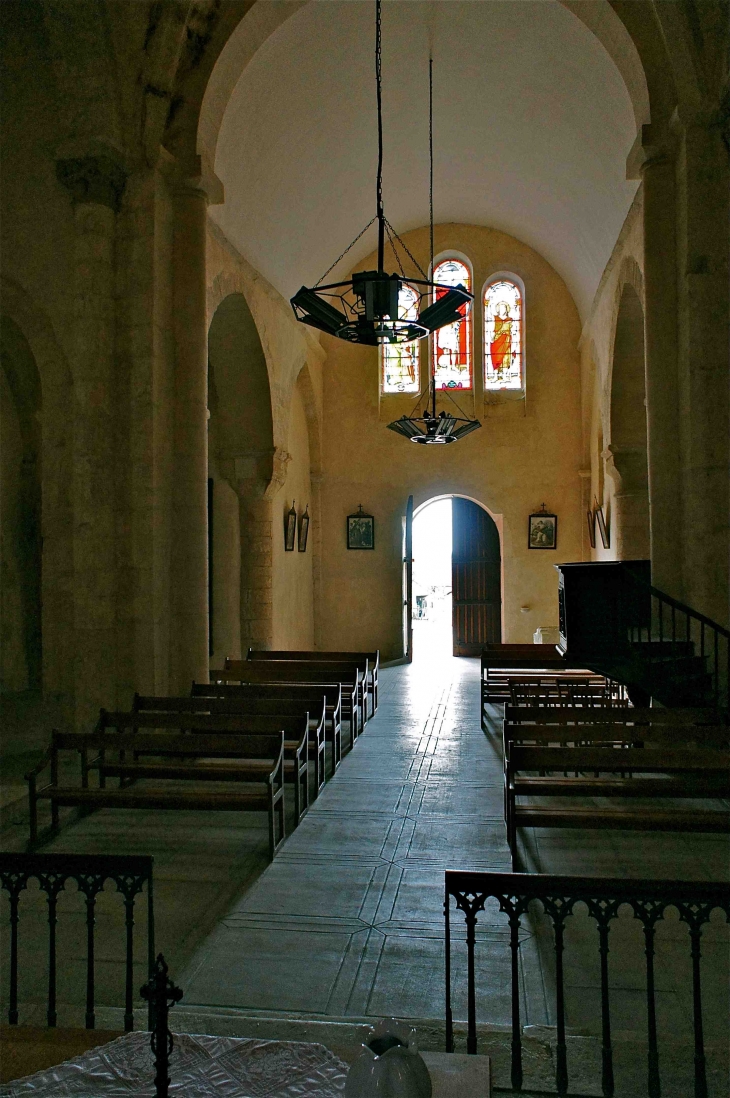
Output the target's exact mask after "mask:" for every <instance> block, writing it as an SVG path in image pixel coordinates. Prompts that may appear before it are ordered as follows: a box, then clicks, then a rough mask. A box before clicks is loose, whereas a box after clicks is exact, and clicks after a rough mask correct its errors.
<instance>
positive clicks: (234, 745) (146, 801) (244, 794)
mask: <svg viewBox="0 0 730 1098" xmlns="http://www.w3.org/2000/svg"><path fill="white" fill-rule="evenodd" d="M60 751H76V752H78V753H79V755H80V756H81V785H80V786H71V785H62V784H61V783H60V782H59V767H58V755H59V752H60ZM93 752H96V754H95V755H94V756H93V757H92V758H90V755H91V754H92V753H93ZM109 754H111V755H113V756H115V757H114V758H111V759H110V758H109ZM140 755H144V756H146V758H145V760H144V761H141V759H140V758H139V756H140ZM151 760H154V761H151ZM49 766H50V781H49V782H48V784H47V785H44V786H40V787H39V786H38V777H39V775H40V774H42V773H43V771H44V770H45V769H46V768H47V767H49ZM94 770H95V771H96V772H97V773H98V777H99V786H98V788H91V787H90V785H89V774H90V772H92V771H94ZM110 776H115V777H118V778H120V780H123V779H134V780H135V781H136V779H139V778H151V779H157V780H165V781H166V780H173V781H183V782H187V781H192V782H196V783H200V787H199V788H191V789H185V788H182V789H181V788H172V789H171V788H169V787H166V786H165V785H162V786H152V787H149V786H148V787H140V786H138V785H136V784H135V785H133V786H129V785H126V786H122V787H121V788H119V789H108V788H106V778H107V777H110ZM26 780H27V781H28V793H29V802H30V841H31V845H35V844H36V843H37V841H38V802H39V800H46V801H49V802H50V805H51V829H52V831H53V832H56V831H58V829H59V813H58V810H59V808H61V807H75V808H83V809H87V810H91V809H96V808H159V809H176V810H180V809H183V810H197V809H205V810H211V809H212V810H218V811H242V812H266V813H267V814H268V818H269V854H270V856H271V858H273V857H274V855H275V854H276V851H277V850H278V849H279V847H280V846H281V844H282V842H283V841H284V838H285V835H286V824H285V816H284V734H283V732H279V733H278V735H265V736H257V735H250V736H249V735H243V736H242V735H240V734H234V735H222V734H221V733H219V732H216V733H215V734H213V735H206V734H204V733H199V734H197V735H194V736H192V735H189V734H188V733H184V732H179V731H178V732H175V731H168V732H146V731H145V732H139V731H134V732H110V731H108V730H105V731H101V732H99V731H94V732H57V731H54V732H53V734H52V739H51V744H50V746H49V748H48V749H47V751H46V753H45V755H44V757H43V758H42V759H41V761H40V762H39V763H38V765H37V766H35V767H34V768H33V770H31V771H30V772H29V773H28V774H26ZM208 782H227V783H237V784H243V783H246V784H254V785H259V786H262V787H263V789H262V790H261V791H260V792H258V791H255V790H250V789H238V788H230V789H226V790H225V791H222V790H213V789H210V788H207V787H206V783H208ZM277 825H278V826H277ZM277 833H278V837H277Z"/></svg>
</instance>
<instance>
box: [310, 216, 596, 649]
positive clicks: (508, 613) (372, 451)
mask: <svg viewBox="0 0 730 1098" xmlns="http://www.w3.org/2000/svg"><path fill="white" fill-rule="evenodd" d="M403 239H404V241H405V243H406V245H407V246H408V248H409V250H410V251H411V252H412V253H413V255H414V256H415V257H416V258H417V259H418V260H419V262H420V263H421V265H422V266H423V267H424V268H426V267H427V265H428V251H427V249H428V231H427V230H426V229H419V230H416V231H414V232H411V233H407V234H405V235H404V238H403ZM451 250H453V251H455V252H456V253H457V254H460V255H462V256H465V257H467V258H468V259H469V260H470V261H471V263H472V265H473V285H474V288H475V291H476V295H477V302H476V305H475V311H474V318H475V323H474V325H473V329H474V335H475V341H474V362H475V374H476V386H475V389H474V391H473V393H472V394H468V393H464V394H460V395H459V396H458V401H459V404H460V406H461V407H462V408H463V411H464V412H465V413H466V414H468V415H474V414H476V415H477V416H478V417H479V418H480V419H481V420H482V423H483V426H482V428H481V430H479V431H476V432H474V433H473V434H471V435H469V436H468V437H467V438H466V439H464V440H463V441H461V442H458V443H456V444H454V445H451V446H448V447H443V448H440V447H428V448H424V447H418V446H414V445H413V444H412V443H410V442H409V441H408V440H406V439H404V438H402V437H401V436H399V435H397V434H395V433H394V432H392V431H389V430H388V429H387V424H388V422H390V421H391V420H393V419H396V418H397V417H398V416H400V415H402V414H403V413H404V412H410V411H411V409H413V407H414V404H415V401H414V399H413V398H406V397H404V396H400V395H394V396H388V395H383V396H381V395H380V385H379V361H378V352H377V350H376V349H375V348H368V347H357V346H351V345H348V344H346V343H343V342H342V341H340V340H335V339H332V338H330V337H327V336H324V337H323V338H322V343H323V345H324V346H325V348H326V351H327V363H326V369H325V415H324V426H325V435H324V445H323V453H324V462H323V483H322V516H323V517H322V539H323V548H322V554H323V559H324V560H325V561H326V562H327V568H326V574H325V575H324V577H323V583H322V620H323V630H324V635H326V636H327V637H328V643H329V644H330V645H331V646H332V647H335V648H338V647H342V648H360V647H362V648H376V647H379V648H381V649H382V650H383V653H384V655H385V658H394V657H398V656H400V655H401V653H402V626H401V606H402V594H401V571H402V565H401V559H402V517H403V515H404V514H405V506H406V501H407V498H408V496H409V494H413V496H414V502H415V505H416V506H418V505H419V504H422V503H424V502H425V501H426V500H428V499H430V498H432V497H433V496H439V495H445V494H450V493H454V494H458V495H465V496H468V497H470V498H472V499H474V500H476V501H477V502H478V503H480V504H482V505H483V506H485V507H486V508H487V509H488V510H489V512H490V513H491V514H492V515H493V516H494V517H495V519H496V520H497V521H498V525H500V528H501V531H502V559H503V562H504V591H503V639H504V640H505V641H507V642H513V641H531V640H532V634H533V632H534V630H535V629H536V628H537V627H538V626H550V625H557V573H556V571H555V568H554V567H553V566H554V565H555V564H557V563H559V562H564V561H576V560H581V559H582V544H581V536H582V529H583V526H582V516H581V479H580V476H579V473H580V470H581V461H582V458H581V434H580V362H579V356H578V349H577V348H578V340H579V337H580V323H579V319H578V313H577V310H576V307H575V304H574V302H573V300H572V298H571V296H570V294H569V293H568V290H567V289H566V287H565V284H564V283H563V281H562V279H561V278H560V277H559V276H558V275H557V274H556V273H555V271H554V270H553V269H552V268H551V267H550V265H549V264H548V263H547V262H546V261H545V260H544V259H543V258H542V257H541V256H539V255H538V254H537V253H536V252H535V251H533V250H532V249H531V248H529V247H527V246H526V245H525V244H523V243H521V242H520V241H519V240H516V239H515V238H514V237H510V236H507V235H506V234H504V233H501V232H498V231H496V230H494V229H489V228H485V227H483V226H472V225H440V226H437V228H436V253H437V255H442V254H446V252H447V251H451ZM374 263H375V259H374V257H372V256H370V257H368V258H367V259H366V260H364V261H363V263H362V264H360V265H359V267H360V269H364V270H368V269H371V268H372V267H373V266H374ZM386 266H388V263H387V262H386ZM496 272H512V273H514V274H516V275H517V276H518V277H519V278H520V279H521V280H522V282H523V283H524V286H525V350H526V358H525V376H526V395H525V398H524V399H519V400H509V401H502V402H498V401H496V400H495V398H494V397H491V398H487V399H485V396H484V393H483V387H482V384H481V379H480V376H481V371H480V364H481V361H482V338H481V308H480V306H479V298H480V296H481V292H482V287H483V286H484V283H485V282H486V281H487V279H488V278H489V277H490V276H491V275H493V274H494V273H496ZM425 379H426V373H425V371H422V384H424V382H425ZM444 399H445V398H444ZM447 403H448V402H447ZM444 406H445V405H444ZM543 503H545V505H546V507H547V509H548V510H550V511H554V512H555V513H556V514H557V515H558V544H557V550H556V551H555V552H552V551H536V550H529V549H528V547H527V527H528V516H529V514H530V513H531V512H532V511H537V510H539V509H540V506H541V504H543ZM359 504H362V506H363V508H364V510H365V511H369V512H370V513H372V514H373V515H374V516H375V550H374V551H373V552H367V551H353V550H350V551H348V550H347V548H346V538H345V523H346V516H347V515H348V514H350V513H352V512H355V511H357V508H358V505H359ZM523 606H527V607H529V609H528V610H527V611H524V612H523V611H522V610H521V607H523Z"/></svg>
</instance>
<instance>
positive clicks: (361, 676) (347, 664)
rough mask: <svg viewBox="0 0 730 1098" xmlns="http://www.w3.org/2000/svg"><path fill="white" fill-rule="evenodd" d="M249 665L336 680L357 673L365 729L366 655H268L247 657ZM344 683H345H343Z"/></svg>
mask: <svg viewBox="0 0 730 1098" xmlns="http://www.w3.org/2000/svg"><path fill="white" fill-rule="evenodd" d="M243 662H245V664H247V665H248V666H249V667H255V666H263V667H269V668H272V667H276V668H288V669H290V670H291V671H293V672H295V673H297V674H299V673H302V674H306V675H310V674H311V673H312V672H314V673H315V674H320V673H322V672H325V673H327V674H330V675H331V676H332V677H333V681H334V682H339V681H341V676H342V675H348V676H349V675H350V674H353V673H354V674H355V675H356V676H357V684H358V705H359V710H360V729H361V730H362V729H364V727H365V725H366V724H367V721H368V676H369V663H368V659H367V657H366V656H361V657H358V658H357V659H347V660H328V659H322V658H320V659H315V660H305V659H299V658H296V659H293V658H292V659H283V658H279V659H272V660H270V659H268V658H266V656H264V658H262V659H258V658H254V659H247V660H245V661H243ZM234 665H235V667H236V668H237V667H238V661H235V660H229V659H226V661H225V664H224V666H225V667H226V668H230V667H232V666H234ZM343 685H344V683H343Z"/></svg>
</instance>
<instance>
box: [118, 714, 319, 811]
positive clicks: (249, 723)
mask: <svg viewBox="0 0 730 1098" xmlns="http://www.w3.org/2000/svg"><path fill="white" fill-rule="evenodd" d="M132 710H133V712H135V713H178V714H182V713H196V714H204V713H209V714H211V715H212V716H218V715H220V714H231V715H238V716H239V717H241V718H242V723H243V724H244V725H245V730H246V731H247V732H248V731H251V732H263V731H269V730H270V728H276V729H277V730H278V729H282V730H283V732H284V773H285V774H286V775H287V776H293V778H294V780H295V781H296V782H297V792H296V805H295V812H296V818H297V822H298V821H299V820H300V819H301V817H302V815H303V814H304V811H306V809H307V807H308V806H309V775H308V766H307V764H308V761H309V759H310V758H312V759H313V760H314V777H315V782H314V788H315V796H316V795H317V794H318V793H319V791H320V790H321V789H322V786H323V785H324V781H325V773H324V770H325V739H324V722H325V712H324V695H323V696H322V698H321V699H320V713H319V719H312V718H310V713H309V710H308V709H306V708H304V707H303V706H302V705H301V704H300V703H297V702H293V703H287V702H285V701H281V702H279V703H274V705H273V706H272V705H267V704H266V703H257V702H256V701H255V700H254V699H251V700H246V699H244V698H215V697H210V696H209V697H207V698H206V697H200V696H190V697H180V698H167V697H150V696H145V695H141V694H135V696H134V701H133V703H132ZM259 718H261V719H259ZM302 728H305V729H307V730H308V737H309V750H307V749H306V747H303V746H302V744H301V730H302Z"/></svg>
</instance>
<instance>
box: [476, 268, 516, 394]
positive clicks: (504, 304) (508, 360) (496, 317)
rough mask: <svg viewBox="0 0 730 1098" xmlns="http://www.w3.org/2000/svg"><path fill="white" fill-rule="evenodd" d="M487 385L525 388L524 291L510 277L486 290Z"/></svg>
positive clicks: (499, 387)
mask: <svg viewBox="0 0 730 1098" xmlns="http://www.w3.org/2000/svg"><path fill="white" fill-rule="evenodd" d="M484 388H485V389H491V390H495V389H521V388H522V294H521V292H520V289H519V287H518V286H517V285H516V284H515V283H514V282H510V281H509V279H506V278H500V279H498V280H497V281H496V282H491V283H490V284H489V285H488V286H487V288H486V290H485V291H484Z"/></svg>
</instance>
